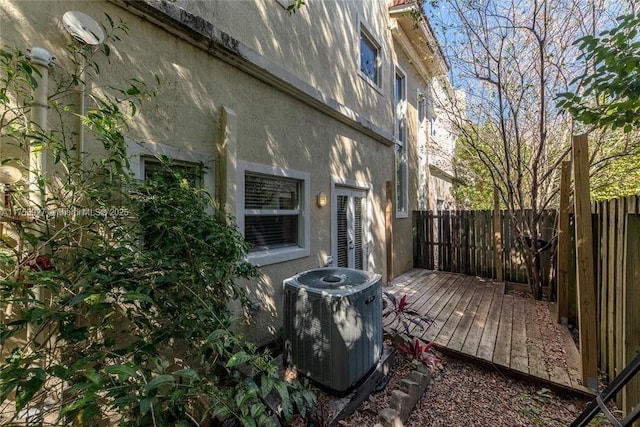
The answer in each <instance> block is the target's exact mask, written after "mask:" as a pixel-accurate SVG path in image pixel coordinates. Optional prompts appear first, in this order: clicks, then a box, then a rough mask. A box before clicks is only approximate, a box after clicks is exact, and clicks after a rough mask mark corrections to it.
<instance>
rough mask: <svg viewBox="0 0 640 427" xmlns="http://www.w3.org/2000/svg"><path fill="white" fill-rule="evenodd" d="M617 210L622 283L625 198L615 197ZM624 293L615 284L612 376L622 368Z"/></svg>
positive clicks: (618, 267) (618, 401)
mask: <svg viewBox="0 0 640 427" xmlns="http://www.w3.org/2000/svg"><path fill="white" fill-rule="evenodd" d="M617 205H618V206H617V211H618V221H617V222H616V230H615V233H616V262H615V269H616V277H615V282H616V283H622V280H623V279H622V278H623V277H624V275H623V273H624V270H623V259H622V254H623V253H624V237H625V236H624V229H625V225H624V222H625V220H626V214H625V213H626V210H627V206H626V205H627V203H626V199H624V198H622V197H621V198H619V199H617ZM623 298H624V294H623V292H622V286H616V288H615V295H614V299H615V302H616V303H615V304H616V308H615V316H616V320H615V323H616V329H615V334H616V335H615V341H616V364H615V365H616V366H615V372H614V377H615V376H616V375H618V374H619V373H620V372H622V370H623V369H624V336H623V334H622V322H623V319H624V318H623V311H624V299H623ZM616 404H617V405H618V407H622V394H618V395H617V396H616Z"/></svg>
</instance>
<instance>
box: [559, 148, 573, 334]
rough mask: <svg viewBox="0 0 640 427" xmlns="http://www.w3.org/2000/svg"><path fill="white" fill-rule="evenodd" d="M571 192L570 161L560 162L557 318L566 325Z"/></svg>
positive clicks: (567, 318)
mask: <svg viewBox="0 0 640 427" xmlns="http://www.w3.org/2000/svg"><path fill="white" fill-rule="evenodd" d="M570 192H571V162H570V161H568V160H565V161H563V162H562V172H561V175H560V212H559V215H560V217H559V218H558V255H557V256H556V259H557V260H558V277H557V278H556V283H557V286H558V292H557V299H558V301H557V303H556V308H557V319H556V321H557V322H559V323H562V324H563V325H567V324H568V323H569V233H568V232H567V231H568V230H569V193H570Z"/></svg>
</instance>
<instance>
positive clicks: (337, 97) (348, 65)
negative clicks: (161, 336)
mask: <svg viewBox="0 0 640 427" xmlns="http://www.w3.org/2000/svg"><path fill="white" fill-rule="evenodd" d="M307 3H308V5H307V6H305V7H303V8H302V9H300V10H299V11H297V12H296V14H294V15H293V16H289V15H288V14H287V12H286V10H285V9H284V8H283V7H282V6H281V5H280V3H279V2H278V1H276V0H261V1H249V0H246V1H245V0H243V1H225V0H212V1H207V2H200V1H181V0H177V1H175V2H167V3H163V4H160V5H159V6H158V4H155V6H153V7H151V6H149V5H147V4H145V3H137V5H136V6H135V7H132V6H131V5H128V4H126V3H124V2H120V1H118V0H115V1H77V2H67V1H11V2H6V1H5V2H2V3H0V43H2V44H3V45H8V46H16V47H19V48H20V49H22V50H26V49H27V48H30V47H34V46H38V47H42V48H45V49H47V50H49V51H50V52H51V53H52V54H53V55H55V56H56V57H57V66H56V67H57V68H58V69H61V68H64V67H69V66H70V64H69V58H67V57H66V52H65V50H64V46H65V45H66V44H67V43H68V42H69V41H70V40H71V39H70V36H69V35H68V34H67V33H66V31H64V29H63V28H62V25H61V19H62V15H63V14H64V13H65V12H66V11H68V10H77V11H80V12H83V13H86V14H88V15H90V16H92V17H93V18H94V19H96V20H97V21H99V22H101V21H104V14H105V13H107V14H108V15H109V16H111V18H112V19H113V20H114V21H116V22H117V21H119V20H120V19H122V20H123V21H124V22H125V23H126V24H127V26H128V28H129V35H128V36H125V37H123V40H122V41H121V42H118V43H115V44H112V45H111V47H112V49H113V50H112V53H111V60H110V62H109V63H107V62H106V61H103V62H102V63H101V64H100V65H101V69H102V72H101V74H100V76H99V77H98V78H93V77H89V79H88V82H89V84H90V85H94V86H99V85H105V84H118V85H122V84H123V82H124V81H123V79H125V78H134V77H135V78H139V79H142V80H145V81H149V82H152V81H153V80H154V79H153V75H154V74H155V75H157V76H158V77H159V79H160V88H159V89H160V91H159V94H158V96H157V97H156V98H154V99H152V100H151V101H149V102H148V103H146V104H145V105H144V106H143V109H142V111H141V113H140V114H139V115H137V116H136V118H135V120H134V121H133V122H132V123H131V127H130V130H129V131H128V138H129V139H130V140H131V141H132V149H134V150H138V151H140V149H139V148H136V147H137V145H136V144H135V143H133V141H144V142H145V143H146V144H145V145H143V147H156V148H157V147H160V148H161V149H162V150H165V151H164V152H166V153H169V154H170V155H172V156H176V157H185V158H188V156H191V155H195V156H198V159H200V160H205V161H207V162H208V163H207V164H209V165H210V166H211V167H212V171H211V173H210V174H209V176H208V177H207V178H206V181H207V183H205V185H207V188H208V189H210V190H211V191H212V192H215V193H216V194H215V195H216V197H217V198H218V199H219V200H221V201H222V202H223V203H224V204H225V205H226V207H227V209H228V210H229V211H230V212H231V213H233V214H234V215H239V214H240V212H239V210H240V209H241V202H242V200H239V199H240V198H241V194H242V192H243V189H242V188H238V181H239V178H240V176H239V174H240V173H241V172H239V171H241V170H242V169H241V167H242V165H244V164H247V163H249V164H257V165H261V166H263V167H269V168H276V169H280V170H285V171H295V172H296V173H298V172H299V173H302V174H306V176H308V180H307V181H308V182H307V184H308V192H307V194H305V198H306V202H307V204H308V212H305V215H306V218H307V219H308V220H309V223H310V227H309V235H308V236H305V239H307V242H308V244H307V250H308V255H304V256H300V257H297V258H295V259H292V260H288V261H284V262H277V263H267V264H265V265H263V266H262V267H261V271H262V276H261V278H260V280H259V281H257V282H255V283H246V287H247V289H248V290H249V292H250V295H251V299H252V300H254V301H255V302H258V303H259V305H260V308H259V309H258V310H257V311H256V312H255V313H252V317H253V318H252V320H253V322H254V323H253V325H259V326H258V327H250V328H245V332H246V335H247V337H248V338H250V339H252V340H255V341H257V342H259V343H264V342H267V341H269V340H270V339H272V338H273V337H274V335H275V334H276V332H277V330H278V329H279V327H280V326H281V322H282V319H281V317H280V313H281V311H282V310H281V305H282V282H283V280H284V279H285V278H288V277H290V276H292V275H294V274H296V273H299V272H302V271H304V270H307V269H311V268H316V267H320V266H323V265H325V264H326V262H327V259H328V257H329V256H333V257H334V259H335V254H334V253H333V249H332V248H333V247H334V242H333V241H332V240H333V233H334V231H335V230H334V228H335V225H334V223H333V221H334V217H335V206H334V205H335V203H334V201H335V199H334V198H335V190H336V187H339V186H347V187H357V188H359V189H364V190H366V191H367V194H368V195H367V202H368V234H367V236H366V243H367V246H368V254H366V258H367V260H368V265H367V269H368V270H369V271H372V272H376V273H379V274H381V275H382V276H383V278H385V277H387V272H388V271H387V267H388V266H387V261H386V260H387V248H388V247H391V246H392V247H393V254H392V259H393V263H392V269H391V270H392V271H391V275H392V276H394V277H395V276H397V275H399V274H402V273H403V272H405V271H407V270H408V269H410V268H411V267H412V259H413V256H412V247H413V242H412V220H411V211H412V210H414V209H417V208H418V198H419V195H420V194H421V188H420V186H421V185H423V183H421V181H420V179H419V175H420V168H421V163H420V159H419V156H418V118H417V92H418V90H419V89H420V90H425V91H426V89H427V86H428V83H427V82H428V81H429V80H428V79H429V75H431V74H433V73H435V71H434V68H435V67H434V66H433V60H427V61H425V63H424V64H422V63H421V61H420V60H418V61H416V59H415V58H416V53H415V52H413V53H411V52H410V48H409V44H408V42H407V40H408V38H407V37H419V35H418V36H416V35H415V34H413V36H412V35H411V34H408V35H407V34H405V36H403V37H404V38H402V40H404V42H402V43H400V42H399V41H398V40H399V39H397V37H396V36H397V34H396V36H393V35H392V32H393V31H396V32H397V31H398V26H397V23H396V22H395V21H394V20H393V19H391V18H390V17H389V13H388V11H387V3H386V1H384V0H366V1H363V0H353V1H320V2H307ZM181 8H182V9H181ZM404 24H405V29H406V28H409V27H406V26H407V25H409V24H408V23H407V22H405V23H404ZM361 25H366V28H367V30H368V31H369V32H371V33H372V35H373V36H374V37H375V39H376V41H377V42H378V43H379V45H380V53H381V60H382V61H381V73H382V74H381V79H380V85H379V87H374V86H373V85H371V84H370V83H369V82H368V81H367V80H366V79H365V78H363V77H362V76H361V75H360V71H359V37H360V26H361ZM394 25H395V27H394ZM393 28H396V30H393ZM409 32H410V31H407V33H409ZM411 55H413V56H411ZM418 56H420V54H418ZM396 64H397V65H398V66H399V67H401V68H402V70H403V71H404V72H405V73H406V77H407V102H408V106H407V114H408V121H407V131H408V138H407V149H408V170H409V172H408V213H409V215H408V216H407V217H397V216H396V215H395V206H394V216H393V220H392V224H391V226H392V229H393V242H387V241H385V226H386V225H387V224H385V204H386V194H385V185H386V182H387V181H391V182H394V179H395V178H394V176H395V164H394V148H393V145H392V140H393V81H394V73H395V66H396ZM53 73H55V71H53ZM85 149H86V150H87V151H91V141H87V142H86V145H85ZM9 154H11V153H9V152H8V150H7V149H6V146H5V144H2V145H0V156H2V157H3V158H4V157H7V156H8V155H9ZM95 155H99V153H95ZM134 160H135V159H134ZM134 166H135V161H134ZM319 192H324V193H326V194H327V195H328V196H329V203H328V205H327V206H325V207H323V208H320V207H318V206H317V205H316V203H315V201H316V199H315V198H316V194H317V193H319ZM394 200H395V198H394ZM391 243H392V245H391Z"/></svg>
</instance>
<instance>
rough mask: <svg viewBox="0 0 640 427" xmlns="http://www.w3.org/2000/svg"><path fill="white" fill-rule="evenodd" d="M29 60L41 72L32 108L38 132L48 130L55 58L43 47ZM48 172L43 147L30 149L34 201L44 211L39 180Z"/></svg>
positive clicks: (32, 53)
mask: <svg viewBox="0 0 640 427" xmlns="http://www.w3.org/2000/svg"><path fill="white" fill-rule="evenodd" d="M28 59H29V60H30V61H31V63H32V64H33V65H34V67H35V68H36V69H37V70H38V71H39V73H40V74H38V73H33V78H34V79H35V81H36V83H37V86H36V87H35V88H34V90H33V104H32V106H31V123H32V126H33V128H34V129H33V130H34V131H36V132H38V131H39V132H43V133H44V132H46V130H47V109H48V95H49V69H50V68H53V66H54V61H55V57H54V56H53V55H52V54H51V53H49V51H48V50H46V49H43V48H41V47H34V48H32V49H31V51H30V53H29V56H28ZM46 172H47V164H46V155H45V153H44V152H43V150H42V147H34V146H33V145H31V146H30V147H29V183H30V186H31V190H32V201H33V202H34V204H35V208H36V209H38V208H40V209H44V206H43V205H42V196H43V194H41V191H40V189H39V188H38V184H37V182H38V178H39V177H40V176H45V174H46Z"/></svg>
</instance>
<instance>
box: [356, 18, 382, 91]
mask: <svg viewBox="0 0 640 427" xmlns="http://www.w3.org/2000/svg"><path fill="white" fill-rule="evenodd" d="M381 64H382V59H381V53H380V43H379V42H378V41H377V40H376V38H375V37H374V36H373V33H372V32H371V31H370V30H369V29H368V28H367V25H366V24H365V23H364V22H360V75H361V76H362V77H363V78H364V79H365V80H367V81H368V82H369V83H371V84H372V85H373V86H374V87H376V88H378V89H380V86H381V81H382V79H381V77H382V76H381Z"/></svg>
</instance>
